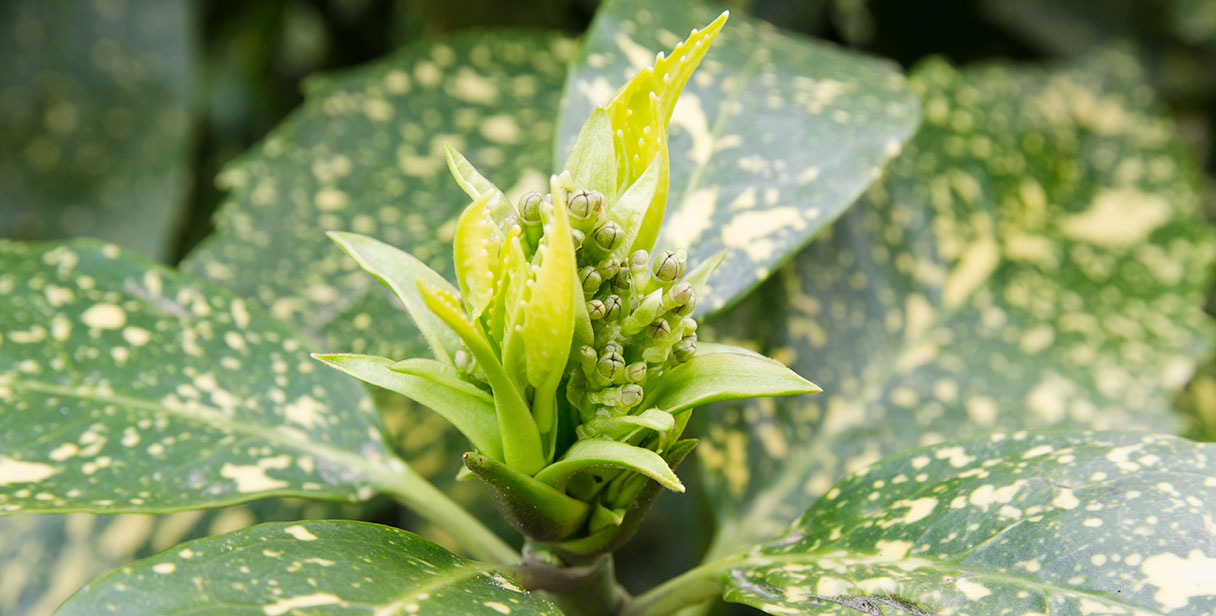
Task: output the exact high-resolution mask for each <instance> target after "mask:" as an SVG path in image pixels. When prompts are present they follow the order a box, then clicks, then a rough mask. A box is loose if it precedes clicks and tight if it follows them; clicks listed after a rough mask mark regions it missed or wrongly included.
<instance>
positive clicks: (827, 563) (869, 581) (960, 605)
mask: <svg viewBox="0 0 1216 616" xmlns="http://www.w3.org/2000/svg"><path fill="white" fill-rule="evenodd" d="M1214 464H1216V445H1209V444H1197V443H1193V442H1191V441H1187V440H1185V439H1181V438H1177V437H1173V436H1156V435H1147V436H1145V435H1132V434H1122V433H1075V434H1068V433H1062V434H1061V433H1045V434H1034V433H1030V434H1028V433H1025V432H1020V433H1016V434H1013V435H1006V434H995V435H992V436H986V437H980V438H976V439H972V440H966V441H958V442H954V443H949V444H944V445H939V446H936V447H933V448H929V449H922V450H915V451H911V452H908V453H904V454H901V455H899V456H896V457H894V458H889V459H886V460H883V461H882V462H879V463H878V464H876V465H874V466H872V467H870V468H869V469H866V470H865V471H863V472H860V473H858V474H855V475H852V476H850V477H848V478H847V479H845V480H843V481H841V482H840V483H839V484H837V485H836V486H835V487H833V488H832V489H831V490H830V491H828V493H827V494H826V495H825V496H824V498H823V499H821V500H820V501H819V502H817V503H815V505H814V506H813V507H811V508H810V510H808V511H807V512H806V513H805V514H804V515H803V516H802V517H801V518H800V519H799V520H798V521H797V522H796V523H794V525H793V526H791V527H790V528H789V529H788V530H787V531H786V532H785V533H784V534H783V535H782V536H779V537H777V538H776V539H773V540H772V541H769V542H767V543H765V544H763V545H761V546H759V547H758V548H757V549H755V550H753V551H751V552H749V553H748V554H746V555H745V556H741V557H738V558H737V559H735V560H733V561H727V562H725V563H723V566H722V567H721V568H720V569H719V572H718V575H717V578H718V581H719V583H721V584H722V585H723V586H724V589H725V596H726V598H727V600H730V601H739V602H743V603H747V604H749V605H752V606H755V607H759V608H761V609H763V610H765V611H767V612H769V613H770V614H793V613H799V614H839V615H841V616H846V615H853V614H858V613H870V614H879V613H882V614H897V613H898V614H905V613H906V614H922V615H923V614H935V615H940V616H947V615H950V614H994V615H995V614H1001V615H1006V616H1018V615H1023V616H1031V615H1041V614H1112V615H1113V614H1127V615H1129V616H1130V615H1132V614H1136V615H1144V614H1166V613H1169V614H1179V615H1182V614H1194V615H1196V616H1198V615H1199V614H1211V613H1213V610H1216V547H1214V546H1216V525H1213V523H1212V516H1211V513H1212V511H1213V510H1214V509H1216V466H1213V465H1214ZM867 610H868V611H867Z"/></svg>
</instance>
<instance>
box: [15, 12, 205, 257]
mask: <svg viewBox="0 0 1216 616" xmlns="http://www.w3.org/2000/svg"><path fill="white" fill-rule="evenodd" d="M196 17H197V12H196V11H194V10H193V9H192V7H191V5H190V4H189V3H185V2H159V1H157V0H135V1H133V2H121V3H83V4H74V3H66V4H65V3H54V2H42V1H40V0H8V1H6V2H3V3H0V66H3V67H4V70H3V71H0V237H10V238H18V239H31V240H32V239H52V238H67V237H74V236H84V235H87V236H91V237H98V238H101V239H104V240H107V241H111V242H115V243H118V244H120V245H122V246H123V247H125V248H128V249H131V250H135V251H137V252H140V253H142V254H145V255H147V256H150V257H153V258H156V259H167V258H169V257H171V256H172V255H171V251H172V250H173V242H174V240H175V239H176V234H177V231H178V229H177V226H178V224H179V222H180V218H181V214H182V209H183V207H184V206H185V205H186V199H187V196H188V191H189V188H190V181H191V178H190V170H189V165H190V163H191V157H192V154H193V152H192V146H191V138H190V110H189V106H190V104H191V102H192V100H193V99H192V93H191V86H192V81H193V78H194V76H195V74H194V72H193V69H194V68H195V65H194V60H195V58H194V56H195V40H194V37H193V36H192V34H193V31H194V30H195V29H196V27H197V24H196V23H195V21H196V20H195V18H196ZM135 221H138V223H136V222H135Z"/></svg>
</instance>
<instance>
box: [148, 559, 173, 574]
mask: <svg viewBox="0 0 1216 616" xmlns="http://www.w3.org/2000/svg"><path fill="white" fill-rule="evenodd" d="M152 571H155V572H156V573H159V574H161V575H167V574H170V573H173V572H174V571H177V565H175V564H173V563H170V562H164V563H156V564H155V565H152Z"/></svg>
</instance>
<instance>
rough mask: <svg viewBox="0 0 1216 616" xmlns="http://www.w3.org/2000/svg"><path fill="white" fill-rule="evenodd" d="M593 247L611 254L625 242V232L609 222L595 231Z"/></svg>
mask: <svg viewBox="0 0 1216 616" xmlns="http://www.w3.org/2000/svg"><path fill="white" fill-rule="evenodd" d="M594 237H595V245H596V246H599V247H600V250H603V251H604V252H612V251H613V250H615V249H616V247H617V246H620V245H621V242H623V241H625V230H624V229H622V228H621V226H620V225H618V224H616V223H615V222H612V221H611V220H610V221H608V222H606V223H604V224H602V225H600V228H598V229H596V230H595V236H594Z"/></svg>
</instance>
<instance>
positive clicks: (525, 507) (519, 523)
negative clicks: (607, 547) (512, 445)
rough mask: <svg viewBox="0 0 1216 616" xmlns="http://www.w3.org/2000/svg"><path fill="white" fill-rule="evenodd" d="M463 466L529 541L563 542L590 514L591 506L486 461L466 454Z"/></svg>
mask: <svg viewBox="0 0 1216 616" xmlns="http://www.w3.org/2000/svg"><path fill="white" fill-rule="evenodd" d="M464 464H465V467H467V468H468V469H469V470H470V471H472V472H473V474H474V475H477V477H479V478H480V479H481V480H482V481H484V482H485V483H486V485H488V486H489V487H490V490H491V491H492V492H493V494H494V504H495V505H497V506H498V510H499V511H500V512H501V513H502V515H503V517H505V518H506V519H507V521H508V522H510V523H511V525H512V526H514V527H515V528H517V529H519V531H520V532H522V533H523V534H524V535H525V536H527V537H529V538H531V539H535V540H537V541H557V540H559V539H564V538H566V537H568V536H570V535H571V534H572V533H574V531H576V530H578V528H579V527H580V526H582V524H583V522H584V521H586V519H587V515H588V513H589V512H590V511H591V505H589V504H587V503H584V502H583V501H580V500H577V499H574V498H571V497H569V496H567V495H566V494H565V493H564V492H561V491H559V490H556V489H554V488H553V487H552V486H550V485H548V484H545V483H541V482H540V481H537V480H535V479H533V478H531V477H529V476H527V475H525V474H523V473H520V472H519V471H516V470H514V469H512V468H510V467H509V466H507V465H505V464H501V463H499V462H497V461H495V460H493V459H491V458H489V457H486V456H483V455H480V454H477V453H466V454H464Z"/></svg>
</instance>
